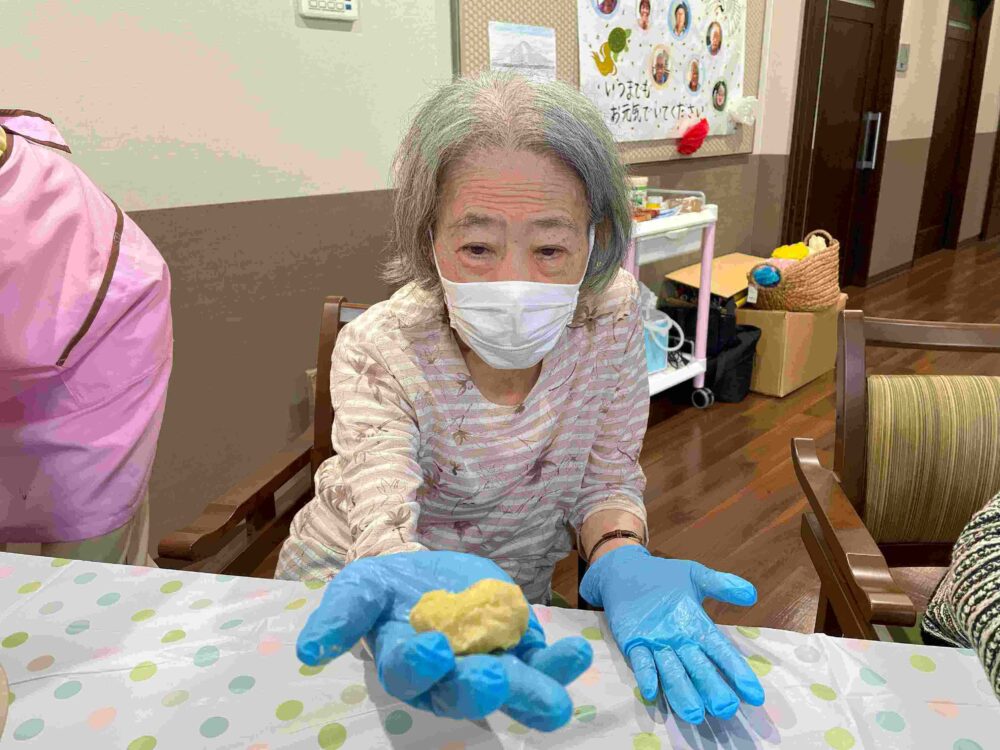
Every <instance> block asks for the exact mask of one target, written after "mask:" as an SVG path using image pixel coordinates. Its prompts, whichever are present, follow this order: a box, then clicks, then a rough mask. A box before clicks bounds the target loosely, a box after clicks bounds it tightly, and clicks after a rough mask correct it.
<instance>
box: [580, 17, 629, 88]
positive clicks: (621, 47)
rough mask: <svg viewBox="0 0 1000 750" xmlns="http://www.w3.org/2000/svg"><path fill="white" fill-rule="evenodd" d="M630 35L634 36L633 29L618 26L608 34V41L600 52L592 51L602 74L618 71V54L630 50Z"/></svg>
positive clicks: (612, 73) (598, 69)
mask: <svg viewBox="0 0 1000 750" xmlns="http://www.w3.org/2000/svg"><path fill="white" fill-rule="evenodd" d="M630 36H632V31H631V29H623V28H621V27H620V26H616V27H615V28H613V29H611V33H610V34H608V41H606V42H605V43H604V44H602V45H601V51H600V54H598V53H597V52H591V53H590V54H591V55H592V56H593V58H594V64H595V65H596V66H597V71H598V72H599V73H600V74H601V75H602V76H609V75H614V74H615V73H617V72H618V66H617V65H616V63H617V61H618V56H619V55H620V54H621V53H622V52H627V51H628V39H629V37H630Z"/></svg>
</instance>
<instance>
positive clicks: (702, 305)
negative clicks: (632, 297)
mask: <svg viewBox="0 0 1000 750" xmlns="http://www.w3.org/2000/svg"><path fill="white" fill-rule="evenodd" d="M648 195H650V196H661V197H662V200H663V202H664V203H665V204H667V203H670V204H674V203H679V204H683V208H681V207H679V208H678V210H677V211H676V212H675V213H673V215H665V216H660V217H658V218H656V219H650V220H649V221H641V222H635V223H633V225H632V242H631V244H630V246H629V254H628V257H627V258H626V260H625V267H626V268H627V269H628V270H629V271H631V272H632V274H633V275H635V276H637V277H638V275H639V267H640V266H642V265H645V264H647V263H655V262H657V261H661V260H666V259H667V258H673V257H677V256H681V255H688V254H690V253H692V252H697V251H698V250H699V249H700V250H701V285H700V286H699V291H698V318H697V324H696V328H695V337H694V346H693V347H689V348H690V349H691V350H692V351H689V352H685V353H683V354H682V358H683V364H682V365H681V366H679V367H675V366H673V365H671V364H668V365H667V367H665V368H664V369H662V370H657V371H656V372H651V373H650V374H649V395H650V396H653V395H655V394H657V393H661V392H662V391H665V390H667V389H668V388H672V387H673V386H675V385H678V384H680V383H684V382H686V381H688V380H694V387H695V389H694V392H693V393H692V394H691V403H692V404H694V405H695V406H696V407H697V408H699V409H706V408H708V407H709V406H711V405H712V404H713V403H715V396H714V395H713V393H712V391H711V390H710V389H708V388H706V387H705V371H706V369H707V365H708V360H707V357H706V352H707V349H708V346H707V344H708V312H709V302H710V299H711V292H710V290H711V288H712V259H713V258H714V257H715V225H716V222H717V221H718V218H719V207H718V206H715V205H709V204H707V203H705V194H704V193H700V192H697V191H688V190H654V189H650V190H649V192H648ZM692 206H698V207H700V210H697V211H691V210H687V212H684V211H685V209H690V208H691V207H692Z"/></svg>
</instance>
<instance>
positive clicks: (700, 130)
mask: <svg viewBox="0 0 1000 750" xmlns="http://www.w3.org/2000/svg"><path fill="white" fill-rule="evenodd" d="M707 136H708V120H706V119H704V118H702V119H701V120H699V121H698V122H697V123H695V124H694V125H692V126H691V127H689V128H688V129H687V130H685V131H684V135H682V136H681V139H680V142H679V143H678V144H677V151H678V152H680V153H682V154H685V155H687V154H693V153H694V152H695V151H697V150H698V149H699V148H701V144H703V143H704V142H705V138H706V137H707Z"/></svg>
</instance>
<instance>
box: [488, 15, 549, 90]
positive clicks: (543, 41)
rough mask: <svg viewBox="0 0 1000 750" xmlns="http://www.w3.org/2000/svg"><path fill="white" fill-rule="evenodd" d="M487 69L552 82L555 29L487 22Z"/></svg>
mask: <svg viewBox="0 0 1000 750" xmlns="http://www.w3.org/2000/svg"><path fill="white" fill-rule="evenodd" d="M490 69H492V70H510V71H513V72H515V73H520V74H521V75H523V76H529V77H532V78H544V79H545V80H548V81H554V80H555V79H556V30H555V29H551V28H548V27H547V26H525V25H523V24H519V23H500V22H499V21H490Z"/></svg>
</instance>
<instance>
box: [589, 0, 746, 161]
mask: <svg viewBox="0 0 1000 750" xmlns="http://www.w3.org/2000/svg"><path fill="white" fill-rule="evenodd" d="M746 2H747V0H577V20H578V28H579V49H580V57H579V62H580V90H581V92H583V94H584V95H585V96H587V98H589V99H590V100H591V101H592V102H594V104H595V105H597V107H598V109H599V110H600V112H601V115H602V117H603V118H604V121H605V123H606V124H607V126H608V127H609V128H610V130H611V132H612V133H613V134H614V136H615V139H616V140H618V141H646V140H662V139H669V138H679V137H680V136H681V135H682V134H683V132H684V131H685V130H687V128H689V127H690V126H691V125H692V124H694V123H695V122H697V121H698V120H700V119H702V118H705V119H706V120H708V125H709V135H710V136H713V135H730V134H732V133H734V132H735V129H736V126H735V125H734V123H733V122H732V121H731V120H730V118H729V115H728V114H727V113H726V105H727V104H728V103H729V101H731V100H732V99H733V97H741V96H742V90H743V72H744V54H745V49H744V42H745V36H746Z"/></svg>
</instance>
